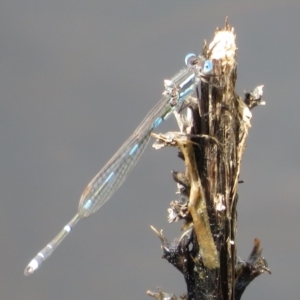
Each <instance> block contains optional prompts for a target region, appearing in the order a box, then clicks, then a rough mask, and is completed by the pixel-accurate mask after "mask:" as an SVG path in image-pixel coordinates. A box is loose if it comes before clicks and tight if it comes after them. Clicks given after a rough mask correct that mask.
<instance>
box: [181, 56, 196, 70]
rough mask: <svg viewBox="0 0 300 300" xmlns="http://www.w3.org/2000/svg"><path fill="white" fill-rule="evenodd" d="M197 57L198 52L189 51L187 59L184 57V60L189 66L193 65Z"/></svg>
mask: <svg viewBox="0 0 300 300" xmlns="http://www.w3.org/2000/svg"><path fill="white" fill-rule="evenodd" d="M196 59H197V56H196V54H194V53H189V54H188V55H187V56H186V57H185V59H184V62H185V64H186V66H187V67H189V66H191V65H193V62H195V60H196Z"/></svg>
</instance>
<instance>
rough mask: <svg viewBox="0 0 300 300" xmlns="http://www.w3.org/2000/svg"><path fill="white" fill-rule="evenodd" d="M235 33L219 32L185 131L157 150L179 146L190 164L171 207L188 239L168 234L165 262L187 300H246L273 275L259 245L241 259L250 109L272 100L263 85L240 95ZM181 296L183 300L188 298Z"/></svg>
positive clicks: (207, 49) (166, 138)
mask: <svg viewBox="0 0 300 300" xmlns="http://www.w3.org/2000/svg"><path fill="white" fill-rule="evenodd" d="M236 50H237V48H236V44H235V34H234V31H233V28H231V27H230V26H229V25H228V24H227V22H226V25H225V28H224V29H222V30H218V29H217V31H216V32H215V37H214V39H213V41H212V42H211V43H210V44H209V45H204V49H203V56H204V57H205V58H206V59H210V60H212V61H213V64H214V74H213V75H212V76H207V77H206V78H205V79H204V80H203V81H201V84H200V85H199V86H198V87H197V90H196V95H197V97H196V99H195V98H190V99H189V101H188V114H187V117H182V116H180V115H179V114H177V115H176V117H177V120H178V123H179V125H180V128H181V132H180V133H178V132H172V133H168V134H166V135H154V136H155V137H156V138H157V142H156V144H155V146H156V148H161V147H163V146H176V147H178V148H179V151H180V152H179V157H181V158H182V159H184V161H185V166H186V170H185V172H182V173H180V172H173V179H174V180H175V182H177V186H178V191H179V193H180V198H179V200H176V201H172V202H171V207H170V208H169V210H168V211H169V222H173V221H178V220H183V221H184V226H183V234H182V235H181V237H180V238H179V239H178V240H175V241H173V242H172V243H169V242H168V240H167V239H166V238H165V237H164V236H163V234H162V231H161V232H159V231H157V230H156V229H155V228H154V227H152V229H153V230H154V231H155V232H156V234H157V235H158V237H159V238H160V240H161V243H162V249H163V258H165V259H167V260H168V261H169V262H170V263H171V264H173V265H174V266H175V268H177V269H178V270H179V271H180V272H181V273H182V274H183V276H184V279H185V282H186V285H187V292H186V295H185V299H187V300H191V299H194V300H204V299H205V300H208V299H218V300H233V299H236V300H239V299H240V298H241V295H242V294H243V292H244V290H245V288H246V286H247V285H248V284H249V283H250V282H251V281H252V280H253V279H254V278H255V277H257V276H258V275H260V274H261V273H264V272H270V270H269V269H268V266H267V263H266V261H265V260H264V259H263V258H262V257H261V252H262V250H261V248H260V243H259V241H258V240H255V246H254V249H253V251H252V253H251V255H250V257H249V259H248V260H247V261H242V260H240V259H237V255H236V244H235V238H236V227H237V210H236V209H237V202H238V183H239V174H240V168H241V160H242V155H243V152H244V150H245V145H246V138H247V135H248V129H249V128H250V127H251V124H250V121H251V117H252V113H251V109H252V108H253V107H255V106H257V105H263V104H265V102H264V101H263V100H262V99H261V97H262V88H263V86H258V87H256V88H255V89H254V90H253V91H251V92H246V93H245V96H244V99H242V98H240V97H239V96H238V95H237V94H236V93H235V82H236V77H237V73H236V70H237V63H236ZM148 294H149V295H151V296H153V297H155V298H156V299H177V298H176V297H175V296H174V295H173V294H165V293H163V292H161V291H159V292H158V293H152V292H148ZM181 298H182V297H181Z"/></svg>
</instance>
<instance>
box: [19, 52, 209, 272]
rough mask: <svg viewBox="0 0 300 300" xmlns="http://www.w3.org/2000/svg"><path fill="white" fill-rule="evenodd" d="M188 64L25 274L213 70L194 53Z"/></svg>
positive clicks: (123, 173)
mask: <svg viewBox="0 0 300 300" xmlns="http://www.w3.org/2000/svg"><path fill="white" fill-rule="evenodd" d="M185 62H186V65H187V68H186V69H184V70H181V71H180V72H178V73H177V74H176V75H175V76H174V77H173V78H172V79H170V80H165V82H164V83H165V91H164V92H163V97H162V99H161V100H160V101H159V102H158V103H157V104H156V105H155V106H154V107H153V108H152V110H151V111H150V112H149V113H148V114H147V116H146V117H145V118H144V119H143V121H142V122H141V123H140V125H139V126H138V127H137V128H136V130H135V131H134V132H133V134H132V135H131V136H130V137H129V138H128V139H127V140H126V141H125V143H124V144H123V145H122V146H121V147H120V149H119V150H118V151H117V152H116V153H115V154H114V155H113V157H112V158H111V159H110V160H109V161H108V162H107V164H106V165H105V166H104V167H103V168H102V169H101V170H100V172H99V173H98V174H97V175H96V176H95V177H94V178H93V179H92V181H91V182H90V183H89V184H88V185H87V187H86V188H85V190H84V191H83V193H82V195H81V198H80V201H79V205H78V212H77V214H76V215H75V216H74V217H73V219H72V220H71V221H70V222H69V223H68V224H66V225H65V227H64V228H63V229H62V230H61V231H60V232H59V234H58V235H57V236H56V237H55V238H54V239H53V240H52V241H51V242H50V243H49V244H48V245H47V246H46V247H44V248H43V249H42V250H41V251H40V252H39V253H38V254H37V255H36V256H35V257H34V258H33V259H32V260H31V261H30V263H29V264H28V266H27V267H26V268H25V271H24V274H25V275H29V274H32V273H33V272H34V271H35V270H37V269H38V268H39V267H40V265H41V264H42V262H43V261H45V260H46V259H47V258H48V257H49V256H50V255H51V254H52V253H53V251H54V250H55V249H56V248H57V246H58V245H59V244H60V243H61V242H62V241H63V239H64V238H65V237H66V236H67V235H68V233H69V232H70V231H71V229H72V228H73V227H74V226H75V225H76V223H77V222H78V221H79V220H80V219H82V218H85V217H88V216H90V215H91V214H93V213H94V212H96V211H97V210H98V209H99V208H100V207H101V206H102V205H103V204H104V203H105V202H106V201H107V200H108V199H109V198H110V197H111V196H112V195H113V193H114V192H115V191H116V190H117V189H118V188H119V187H120V186H121V184H122V183H123V182H124V181H125V179H126V178H127V176H128V173H129V172H130V171H131V170H132V169H133V167H134V166H135V165H136V163H137V162H138V160H139V159H140V157H141V155H142V154H143V152H144V150H145V147H146V145H147V143H148V141H149V139H150V135H151V132H152V131H153V130H154V129H155V128H157V127H158V126H159V125H160V124H161V123H162V122H163V121H164V120H166V119H167V118H168V116H169V115H170V114H171V113H172V112H173V111H175V110H178V109H179V108H180V107H181V105H182V103H183V101H184V100H185V99H186V98H187V97H188V96H189V95H190V94H191V93H192V92H193V91H194V88H195V86H196V85H197V84H198V83H199V81H200V80H201V77H202V76H205V75H208V74H210V73H211V72H212V70H213V64H212V62H211V61H210V60H203V59H202V58H201V57H196V56H195V55H194V54H189V55H187V56H186V59H185Z"/></svg>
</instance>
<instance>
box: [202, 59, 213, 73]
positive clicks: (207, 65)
mask: <svg viewBox="0 0 300 300" xmlns="http://www.w3.org/2000/svg"><path fill="white" fill-rule="evenodd" d="M213 68H214V65H213V63H212V61H211V60H206V61H205V62H204V65H203V70H202V73H203V74H205V75H206V74H209V73H211V72H212V70H213Z"/></svg>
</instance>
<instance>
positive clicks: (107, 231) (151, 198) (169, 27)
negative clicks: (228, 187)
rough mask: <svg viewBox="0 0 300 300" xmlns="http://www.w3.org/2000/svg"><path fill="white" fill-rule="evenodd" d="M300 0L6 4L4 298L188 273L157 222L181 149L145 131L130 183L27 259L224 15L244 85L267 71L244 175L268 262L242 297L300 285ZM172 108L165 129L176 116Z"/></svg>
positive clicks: (247, 208) (0, 226) (114, 290)
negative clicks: (163, 245) (32, 264)
mask: <svg viewBox="0 0 300 300" xmlns="http://www.w3.org/2000/svg"><path fill="white" fill-rule="evenodd" d="M299 13H300V2H298V1H293V0H290V1H274V0H273V1H271V0H265V1H256V0H253V1H177V0H173V1H167V0H164V1H134V0H128V1H92V0H85V1H70V0H66V1H37V0H27V1H24V0H22V1H20V0H19V1H17V0H9V1H8V0H6V1H2V2H1V4H0V91H1V93H0V108H1V109H0V191H1V192H0V205H1V209H0V243H1V251H0V278H1V280H0V291H1V292H0V293H1V297H0V298H1V299H5V300H15V299H22V300H26V299H28V300H29V299H30V300H41V299H43V300H50V299H51V300H52V299H64V300H81V299H89V300H91V299H130V300H131V299H147V298H148V299H150V298H149V297H148V296H146V295H145V292H146V290H148V289H151V290H156V287H157V286H161V287H162V289H163V290H164V291H167V292H173V293H176V294H177V295H180V294H182V293H183V292H184V291H185V284H184V280H183V277H182V276H181V274H180V273H179V272H177V271H176V270H175V269H174V268H173V267H172V266H171V265H170V264H168V263H167V262H166V261H165V260H161V259H160V256H161V250H160V243H159V240H158V238H157V237H156V236H155V235H154V233H153V232H152V231H151V230H150V228H149V225H150V224H152V225H154V226H155V227H156V228H158V229H160V228H164V231H165V234H166V236H167V237H169V238H170V239H172V238H174V237H176V236H178V232H179V228H180V224H175V225H174V224H171V225H169V224H168V223H167V208H168V205H169V202H170V201H171V200H173V199H176V195H175V194H174V192H175V184H174V183H173V181H172V179H171V175H170V171H171V169H175V170H183V164H182V163H181V162H180V161H179V159H177V158H176V150H174V149H164V150H160V151H155V150H154V149H153V148H152V147H151V146H150V145H149V146H148V148H147V150H146V152H145V153H144V155H143V156H142V159H141V160H140V162H139V163H138V165H137V166H136V168H135V169H134V171H133V172H132V173H131V174H130V176H129V178H128V180H127V181H126V182H125V184H124V185H123V186H122V187H121V188H120V189H119V190H118V192H117V193H115V194H114V196H113V197H112V199H111V200H110V201H109V202H108V203H107V204H105V206H104V207H103V208H102V209H101V210H100V211H99V212H97V213H96V214H95V215H93V216H91V217H90V218H88V219H87V220H83V221H81V222H80V223H79V224H78V226H77V227H76V228H75V229H74V231H73V232H72V234H71V236H70V237H68V238H67V239H66V240H65V241H64V242H63V244H62V245H61V246H60V247H59V248H58V249H57V250H56V252H55V253H54V254H53V256H52V257H51V258H49V260H48V261H47V262H45V263H44V264H43V266H42V267H41V269H40V270H38V271H37V272H36V273H35V274H34V275H32V276H30V277H25V276H24V275H23V270H24V268H25V266H26V265H27V263H28V262H29V260H30V259H31V258H32V257H33V256H34V255H35V254H36V253H37V252H38V251H39V250H40V249H41V248H42V247H43V246H45V245H46V243H47V242H49V241H50V239H52V238H53V237H54V236H55V234H56V233H57V232H58V231H59V230H60V229H61V228H62V227H63V225H64V224H65V223H66V222H67V221H68V220H69V219H71V217H72V216H73V215H74V214H75V213H76V210H77V203H78V200H79V197H80V195H81V193H82V191H83V189H84V187H85V185H86V184H87V183H88V182H89V180H90V179H91V178H92V177H93V176H94V175H95V174H96V173H97V172H98V171H99V169H100V168H101V167H102V166H103V165H104V164H105V162H106V161H107V160H108V159H109V158H110V156H111V155H112V154H113V153H114V152H115V151H116V150H117V149H118V147H119V146H120V145H121V144H122V143H123V141H124V140H125V139H126V138H127V137H128V136H129V135H130V134H131V133H132V131H133V130H134V129H135V127H136V126H137V125H138V124H139V122H140V121H141V120H142V118H143V117H144V115H146V113H147V112H148V111H149V110H150V109H151V107H152V106H153V105H154V104H155V103H156V102H157V101H158V100H159V99H160V97H161V93H162V91H163V80H164V79H166V78H170V77H172V76H173V75H174V74H175V73H176V72H177V71H179V70H180V69H181V68H183V67H184V57H185V55H186V54H187V53H189V52H196V53H199V52H201V48H202V43H203V40H204V39H207V40H208V41H210V40H211V39H212V37H213V32H214V30H215V28H216V27H217V26H218V27H222V26H223V25H224V20H225V17H226V16H228V17H229V23H230V24H231V25H232V26H234V28H235V32H236V34H237V46H238V81H237V87H236V90H237V92H238V93H239V94H242V93H243V91H244V90H250V89H252V88H253V87H255V86H256V85H258V84H264V85H265V89H264V98H265V99H266V101H267V105H266V106H265V107H258V108H256V109H255V110H254V111H253V114H254V116H253V119H252V128H251V130H250V133H249V139H248V143H247V149H246V152H245V156H244V160H243V165H242V172H241V178H242V179H243V180H244V181H245V183H244V184H243V185H241V186H240V189H239V194H240V200H239V207H238V214H239V223H238V239H237V246H238V254H239V256H241V257H243V258H247V257H248V255H249V253H250V251H251V249H252V245H253V239H254V238H255V237H258V238H260V239H261V241H262V246H263V248H264V252H263V253H264V256H265V257H266V259H267V261H268V262H269V265H270V268H271V269H272V271H273V274H272V275H271V276H269V275H262V276H261V277H259V278H257V279H256V280H255V281H254V282H253V283H252V284H251V285H250V286H249V288H248V289H247V290H246V293H245V295H244V298H243V299H245V300H250V299H264V300H268V299H272V300H274V299H297V298H298V297H299V269H300V260H299V258H298V257H299V250H300V249H299V244H300V243H299V228H300V221H299V217H298V214H299V213H298V212H299V210H300V202H299V182H300V169H299V165H300V160H299V146H300V136H299V128H300V119H299V112H300V105H299V101H300V100H299V81H300V80H299V77H300V76H299V69H300V68H299V65H300V64H299V53H300V50H299V46H300V35H299V32H298V31H299V27H300V19H299ZM176 128H177V127H176V123H175V121H174V120H173V118H170V119H169V120H168V121H167V122H166V124H164V125H162V126H161V127H160V128H159V129H158V130H157V131H158V132H166V131H168V130H174V129H176Z"/></svg>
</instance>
